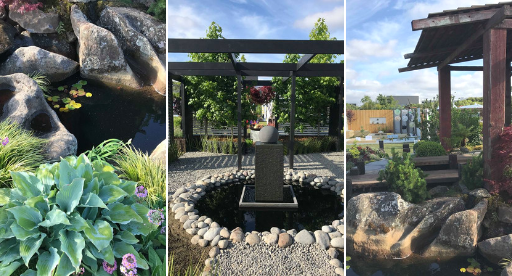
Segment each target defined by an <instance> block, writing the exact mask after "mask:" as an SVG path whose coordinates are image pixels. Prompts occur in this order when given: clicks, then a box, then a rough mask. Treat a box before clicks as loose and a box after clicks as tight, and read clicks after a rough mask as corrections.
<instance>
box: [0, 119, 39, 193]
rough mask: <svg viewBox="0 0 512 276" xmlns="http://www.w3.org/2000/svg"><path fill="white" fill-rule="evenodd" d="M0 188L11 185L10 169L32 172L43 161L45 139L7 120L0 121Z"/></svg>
mask: <svg viewBox="0 0 512 276" xmlns="http://www.w3.org/2000/svg"><path fill="white" fill-rule="evenodd" d="M0 140H1V145H0V188H1V187H11V185H12V179H11V175H10V173H9V172H10V171H14V172H19V171H29V172H33V171H34V170H35V169H36V168H37V167H38V166H39V165H40V164H41V163H44V162H45V159H46V158H45V156H44V146H45V145H46V141H45V140H43V139H41V138H38V137H36V136H35V135H34V134H33V133H32V132H31V131H28V130H24V129H23V128H21V126H20V125H19V124H17V123H12V122H10V121H8V120H4V121H3V122H0Z"/></svg>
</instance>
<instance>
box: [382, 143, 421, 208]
mask: <svg viewBox="0 0 512 276" xmlns="http://www.w3.org/2000/svg"><path fill="white" fill-rule="evenodd" d="M391 154H392V158H391V160H389V162H388V164H387V165H386V169H384V170H381V171H379V177H378V178H377V180H379V181H384V180H385V181H386V183H387V184H388V187H389V189H390V190H391V191H392V192H395V193H398V194H400V195H401V196H402V197H403V199H404V200H406V201H409V202H412V203H420V202H422V201H424V200H425V199H427V198H428V192H427V181H426V180H425V177H427V175H426V174H425V173H424V172H423V171H422V170H421V169H419V168H416V166H415V165H414V162H413V161H412V160H411V156H410V154H409V153H403V154H402V155H399V154H398V153H397V152H396V151H395V149H391Z"/></svg>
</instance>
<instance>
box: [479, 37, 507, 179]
mask: <svg viewBox="0 0 512 276" xmlns="http://www.w3.org/2000/svg"><path fill="white" fill-rule="evenodd" d="M483 40H484V41H483V53H484V57H483V64H484V85H483V87H484V93H483V96H484V108H483V117H484V125H483V136H484V141H483V143H484V145H483V154H484V178H485V179H488V180H497V178H498V177H500V176H499V175H498V174H500V173H502V172H498V171H496V168H497V167H499V166H495V165H493V162H496V160H493V159H492V151H493V147H494V145H495V143H496V142H497V140H498V139H499V134H500V133H501V131H502V129H503V126H504V125H505V92H506V91H507V88H506V86H507V83H508V82H507V77H508V76H509V74H510V73H507V67H508V66H507V59H506V58H507V30H506V29H490V30H488V31H486V32H485V33H484V36H483ZM509 72H510V71H509ZM509 86H510V85H509Z"/></svg>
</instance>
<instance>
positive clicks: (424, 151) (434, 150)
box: [413, 141, 446, 157]
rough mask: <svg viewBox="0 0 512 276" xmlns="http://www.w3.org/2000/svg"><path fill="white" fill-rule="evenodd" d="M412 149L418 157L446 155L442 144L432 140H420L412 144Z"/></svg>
mask: <svg viewBox="0 0 512 276" xmlns="http://www.w3.org/2000/svg"><path fill="white" fill-rule="evenodd" d="M413 149H414V153H415V154H416V156H418V157H425V156H443V155H446V150H445V149H444V148H443V146H442V145H441V144H440V143H437V142H432V141H420V142H418V143H416V144H415V145H414V146H413Z"/></svg>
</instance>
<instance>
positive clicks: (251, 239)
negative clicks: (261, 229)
mask: <svg viewBox="0 0 512 276" xmlns="http://www.w3.org/2000/svg"><path fill="white" fill-rule="evenodd" d="M245 242H246V243H248V244H249V245H255V244H258V243H260V236H258V235H257V234H249V235H248V236H247V237H246V238H245Z"/></svg>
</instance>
